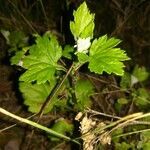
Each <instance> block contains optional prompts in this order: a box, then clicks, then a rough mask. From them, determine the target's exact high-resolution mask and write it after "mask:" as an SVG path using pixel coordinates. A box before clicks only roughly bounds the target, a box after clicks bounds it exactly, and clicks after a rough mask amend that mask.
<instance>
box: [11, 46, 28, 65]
mask: <svg viewBox="0 0 150 150" xmlns="http://www.w3.org/2000/svg"><path fill="white" fill-rule="evenodd" d="M28 49H29V47H24V48H22V50H19V51H17V52H16V53H15V55H14V56H13V57H11V59H10V62H11V65H18V66H22V63H23V61H22V59H23V58H24V56H25V53H26V52H27V50H28Z"/></svg>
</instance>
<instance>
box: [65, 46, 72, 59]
mask: <svg viewBox="0 0 150 150" xmlns="http://www.w3.org/2000/svg"><path fill="white" fill-rule="evenodd" d="M73 51H74V48H73V47H72V46H70V45H66V46H65V48H64V50H63V56H64V57H66V58H68V59H70V60H71V59H72V54H73Z"/></svg>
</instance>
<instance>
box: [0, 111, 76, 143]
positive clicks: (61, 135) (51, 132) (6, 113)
mask: <svg viewBox="0 0 150 150" xmlns="http://www.w3.org/2000/svg"><path fill="white" fill-rule="evenodd" d="M0 112H1V113H3V114H5V115H7V116H9V117H12V118H14V119H16V120H19V121H21V122H23V123H26V124H29V125H31V126H34V127H36V128H38V129H41V130H43V131H46V132H47V133H50V134H52V135H54V136H57V137H58V138H63V139H65V140H67V141H72V142H74V143H76V144H79V143H78V142H77V141H76V140H72V139H71V138H70V137H67V136H65V135H63V134H60V133H58V132H56V131H54V130H52V129H49V128H47V127H45V126H42V125H40V124H38V123H36V122H33V121H30V120H28V119H25V118H22V117H19V116H17V115H14V114H12V113H10V112H8V111H6V110H5V109H3V108H0Z"/></svg>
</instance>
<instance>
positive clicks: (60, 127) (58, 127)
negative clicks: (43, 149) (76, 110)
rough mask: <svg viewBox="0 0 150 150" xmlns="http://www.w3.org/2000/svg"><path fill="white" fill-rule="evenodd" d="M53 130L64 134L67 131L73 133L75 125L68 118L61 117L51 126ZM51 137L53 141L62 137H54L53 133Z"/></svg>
mask: <svg viewBox="0 0 150 150" xmlns="http://www.w3.org/2000/svg"><path fill="white" fill-rule="evenodd" d="M51 129H52V130H54V131H56V132H58V133H61V134H63V135H65V134H66V133H70V134H71V133H72V132H73V125H72V124H71V123H68V121H67V120H65V119H63V118H61V119H59V120H57V122H56V123H55V124H54V125H53V126H52V128H51ZM49 138H50V139H51V140H52V141H59V140H60V138H57V137H54V136H52V135H50V136H49Z"/></svg>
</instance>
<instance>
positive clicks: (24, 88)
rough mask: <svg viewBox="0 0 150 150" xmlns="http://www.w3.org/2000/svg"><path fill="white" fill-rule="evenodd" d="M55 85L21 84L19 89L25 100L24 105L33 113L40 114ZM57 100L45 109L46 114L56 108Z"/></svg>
mask: <svg viewBox="0 0 150 150" xmlns="http://www.w3.org/2000/svg"><path fill="white" fill-rule="evenodd" d="M53 87H54V85H50V84H49V83H44V84H31V83H27V82H20V83H19V89H20V91H21V93H22V95H23V98H24V104H25V105H27V106H28V110H29V111H31V112H33V113H38V112H39V111H40V108H41V107H42V105H43V103H44V102H45V100H46V98H47V96H48V95H49V93H50V92H51V90H52V88H53ZM54 102H55V99H53V100H52V102H51V103H50V104H49V105H48V106H47V107H46V108H45V110H44V113H48V112H49V111H51V110H52V108H53V106H54Z"/></svg>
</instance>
